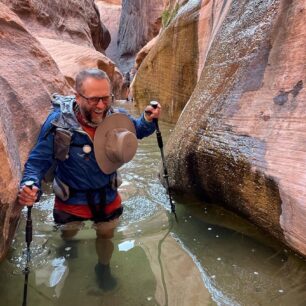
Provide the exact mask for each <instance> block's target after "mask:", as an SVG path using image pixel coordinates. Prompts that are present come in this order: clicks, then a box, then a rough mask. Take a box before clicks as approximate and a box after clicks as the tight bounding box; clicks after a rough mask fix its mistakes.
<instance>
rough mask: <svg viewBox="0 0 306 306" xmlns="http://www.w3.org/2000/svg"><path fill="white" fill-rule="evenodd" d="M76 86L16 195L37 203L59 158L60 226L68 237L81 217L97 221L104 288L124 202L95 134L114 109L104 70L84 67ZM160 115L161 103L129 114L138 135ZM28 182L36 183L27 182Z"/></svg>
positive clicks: (45, 132)
mask: <svg viewBox="0 0 306 306" xmlns="http://www.w3.org/2000/svg"><path fill="white" fill-rule="evenodd" d="M75 89H76V95H75V97H72V100H71V99H70V100H69V97H62V100H63V101H62V102H60V103H59V104H60V108H59V107H57V108H56V109H55V110H54V111H53V112H51V113H50V115H49V116H48V118H47V119H46V121H45V123H44V124H43V126H42V128H41V131H40V134H39V137H38V141H37V143H36V145H35V146H34V148H33V150H32V151H31V153H30V155H29V158H28V160H27V162H26V164H25V170H24V175H23V178H22V180H21V183H20V186H21V187H20V191H19V194H18V199H19V203H20V204H21V205H28V206H31V205H33V203H34V202H35V201H37V200H38V198H39V196H40V194H41V181H42V179H43V178H44V176H45V175H46V173H47V171H48V170H49V169H50V167H51V166H52V165H53V164H54V162H56V169H55V172H54V175H55V178H54V184H53V185H54V191H55V194H56V197H55V204H54V211H53V216H54V220H55V222H56V223H57V224H58V225H62V237H63V239H64V240H66V241H67V240H69V239H71V238H72V237H73V236H74V235H76V233H77V232H78V230H79V228H80V225H81V224H82V221H85V220H92V221H94V223H95V228H96V233H97V241H96V249H97V254H98V258H99V263H98V265H97V266H96V273H97V277H98V281H99V284H100V287H101V288H103V289H106V290H107V289H111V288H112V287H113V286H115V280H114V279H113V278H112V276H111V274H110V268H109V262H110V259H111V256H112V252H113V244H112V241H111V240H110V239H111V238H112V237H113V235H114V230H115V228H116V226H117V225H118V223H119V217H120V215H121V214H122V205H121V198H120V195H119V194H118V192H117V185H118V184H117V174H116V171H112V170H111V171H112V173H105V172H103V171H102V170H101V169H100V167H99V165H98V163H97V160H96V156H95V154H94V150H93V149H94V148H93V139H94V136H95V132H96V130H97V127H98V126H99V125H100V124H102V123H103V121H107V120H106V118H107V119H109V118H111V117H109V116H111V114H112V113H113V109H112V108H111V102H112V93H111V84H110V80H109V78H108V76H107V75H106V73H105V72H103V71H101V70H99V69H86V70H83V71H81V72H80V73H79V74H78V75H77V77H76V83H75ZM57 98H60V97H59V96H58V97H57ZM57 98H56V99H55V100H56V101H57ZM70 98H71V97H70ZM65 99H66V100H65ZM59 100H60V99H59ZM159 114H160V105H159V106H158V107H157V108H153V107H151V106H147V108H146V112H145V113H143V114H142V115H141V116H140V117H139V118H137V119H134V118H132V117H130V119H131V122H132V123H133V124H132V125H134V127H135V130H136V135H137V138H139V139H141V138H143V137H146V136H149V135H150V134H152V133H153V132H154V130H155V126H154V123H153V122H152V121H153V118H158V117H159ZM128 121H129V120H128ZM102 126H103V125H101V127H102ZM134 127H133V128H134ZM30 181H31V182H33V186H28V185H29V184H28V182H30Z"/></svg>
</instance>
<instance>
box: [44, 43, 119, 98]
mask: <svg viewBox="0 0 306 306" xmlns="http://www.w3.org/2000/svg"><path fill="white" fill-rule="evenodd" d="M39 41H40V42H41V44H42V45H43V46H44V47H45V48H46V49H47V51H48V52H49V53H50V54H51V56H52V57H53V59H54V60H55V62H56V63H57V65H58V67H59V68H60V70H61V72H62V73H63V75H64V76H65V78H66V79H67V81H68V83H69V84H70V85H71V86H72V87H74V84H75V77H76V75H77V74H78V72H79V71H80V70H82V69H85V68H99V69H102V70H104V71H105V72H106V73H107V75H108V76H109V78H110V79H111V82H112V86H113V93H114V94H115V96H116V98H118V99H119V98H121V91H122V85H123V77H122V74H121V73H120V72H119V70H118V69H115V68H116V67H115V64H114V63H113V62H112V61H111V60H110V59H109V58H108V57H106V56H105V55H103V54H102V53H100V52H98V51H96V50H94V49H92V48H89V47H86V46H80V45H76V44H72V43H70V42H65V41H60V40H54V39H48V38H39Z"/></svg>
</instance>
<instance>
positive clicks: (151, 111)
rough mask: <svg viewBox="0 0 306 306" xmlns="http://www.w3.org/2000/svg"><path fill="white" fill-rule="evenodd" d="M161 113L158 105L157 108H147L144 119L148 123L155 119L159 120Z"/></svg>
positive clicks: (149, 106) (150, 106)
mask: <svg viewBox="0 0 306 306" xmlns="http://www.w3.org/2000/svg"><path fill="white" fill-rule="evenodd" d="M160 113H161V106H160V104H159V103H157V107H153V106H152V105H148V106H147V107H146V108H145V112H144V117H145V119H146V120H147V121H149V122H151V121H152V120H153V119H154V118H156V119H158V118H159V116H160Z"/></svg>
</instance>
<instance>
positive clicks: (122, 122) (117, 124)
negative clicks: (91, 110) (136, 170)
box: [94, 113, 136, 174]
mask: <svg viewBox="0 0 306 306" xmlns="http://www.w3.org/2000/svg"><path fill="white" fill-rule="evenodd" d="M118 128H123V129H127V130H128V131H130V132H132V133H134V134H135V135H136V129H135V126H134V123H133V122H132V120H131V119H130V118H129V117H128V116H127V115H125V114H122V113H114V114H111V115H110V116H107V117H106V118H105V119H104V120H103V121H102V123H101V124H100V125H99V126H98V127H97V129H96V132H95V137H94V153H95V158H96V161H97V164H98V166H99V168H100V169H101V170H102V171H103V172H104V173H105V174H111V173H113V172H115V171H116V170H117V169H118V168H120V167H121V166H122V165H123V163H114V162H113V161H111V160H109V159H108V158H107V156H106V153H105V144H106V139H107V137H106V135H107V133H108V131H110V130H113V129H118Z"/></svg>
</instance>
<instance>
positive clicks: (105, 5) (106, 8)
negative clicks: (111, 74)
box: [96, 0, 121, 68]
mask: <svg viewBox="0 0 306 306" xmlns="http://www.w3.org/2000/svg"><path fill="white" fill-rule="evenodd" d="M116 2H118V3H116ZM96 4H97V7H98V9H99V12H100V18H101V21H102V23H103V24H104V25H105V26H106V27H107V29H108V30H109V33H110V36H111V41H110V44H109V46H108V47H107V49H106V51H105V54H106V56H107V57H109V58H110V59H112V60H113V61H114V62H115V63H116V65H117V66H119V65H120V54H119V52H118V45H117V40H118V31H119V22H120V16H121V1H105V0H96ZM119 67H120V68H121V66H119Z"/></svg>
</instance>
